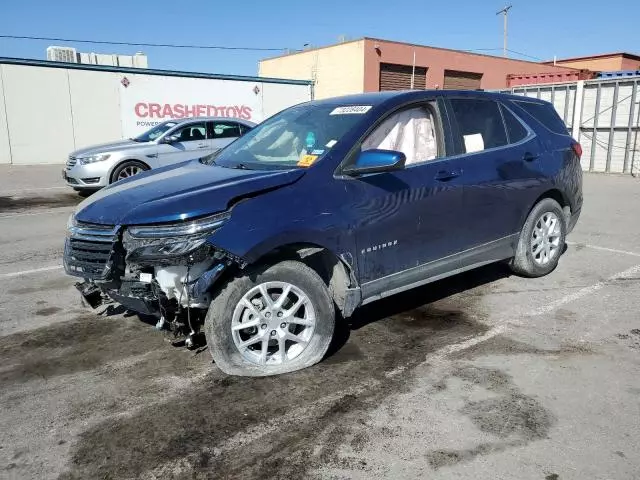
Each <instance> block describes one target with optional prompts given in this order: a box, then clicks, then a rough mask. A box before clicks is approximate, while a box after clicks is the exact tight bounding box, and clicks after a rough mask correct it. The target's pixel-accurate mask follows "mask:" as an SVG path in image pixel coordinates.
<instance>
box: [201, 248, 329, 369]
mask: <svg viewBox="0 0 640 480" xmlns="http://www.w3.org/2000/svg"><path fill="white" fill-rule="evenodd" d="M243 273H244V272H243ZM334 327H335V310H334V305H333V301H332V299H331V297H330V296H329V291H328V290H327V287H326V285H325V283H324V282H323V281H322V278H320V276H319V275H318V274H317V273H316V272H315V271H314V270H312V269H311V268H309V267H308V266H306V265H304V264H303V263H300V262H296V261H289V260H288V261H283V262H280V263H277V264H275V265H273V266H269V267H263V268H261V269H257V270H254V271H250V272H248V273H246V274H243V275H242V276H237V277H235V278H233V279H231V280H230V281H229V282H227V283H226V285H224V286H223V287H222V289H221V291H220V292H218V294H217V295H215V296H214V299H213V301H212V302H211V305H210V306H209V311H208V312H207V317H206V319H205V335H206V337H207V344H208V345H209V350H210V352H211V355H212V357H213V359H214V361H215V363H216V365H218V367H219V368H220V370H222V371H223V372H224V373H227V374H229V375H240V376H247V377H262V376H268V375H278V374H281V373H287V372H293V371H296V370H300V369H303V368H306V367H310V366H312V365H315V364H316V363H318V362H319V361H320V360H322V358H323V357H324V355H325V354H326V352H327V350H328V348H329V345H330V343H331V339H332V338H333V332H334Z"/></svg>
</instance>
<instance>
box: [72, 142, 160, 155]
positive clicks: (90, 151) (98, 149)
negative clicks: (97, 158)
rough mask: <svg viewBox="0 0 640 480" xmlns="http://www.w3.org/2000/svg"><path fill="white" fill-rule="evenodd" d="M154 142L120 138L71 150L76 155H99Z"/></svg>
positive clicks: (144, 145) (142, 146)
mask: <svg viewBox="0 0 640 480" xmlns="http://www.w3.org/2000/svg"><path fill="white" fill-rule="evenodd" d="M152 144H153V142H134V141H133V140H118V141H117V142H109V143H101V144H100V145H92V146H90V147H86V148H80V149H78V150H76V151H75V152H71V155H72V156H74V157H85V156H87V155H97V154H100V153H109V152H113V151H116V150H117V151H121V150H133V149H137V148H146V147H148V146H149V145H152Z"/></svg>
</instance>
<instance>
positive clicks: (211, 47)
mask: <svg viewBox="0 0 640 480" xmlns="http://www.w3.org/2000/svg"><path fill="white" fill-rule="evenodd" d="M0 38H9V39H13V40H46V41H49V42H69V43H90V44H94V45H126V46H131V47H164V48H195V49H205V50H244V51H254V52H281V51H286V50H287V49H286V48H264V47H224V46H221V45H181V44H175V43H137V42H108V41H101V40H79V39H73V38H55V37H30V36H24V35H0Z"/></svg>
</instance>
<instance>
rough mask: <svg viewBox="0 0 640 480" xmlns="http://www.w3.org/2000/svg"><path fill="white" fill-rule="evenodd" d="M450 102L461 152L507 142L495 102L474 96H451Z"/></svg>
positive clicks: (485, 148)
mask: <svg viewBox="0 0 640 480" xmlns="http://www.w3.org/2000/svg"><path fill="white" fill-rule="evenodd" d="M450 102H451V109H452V111H453V117H454V118H455V120H456V122H457V124H458V130H459V135H460V137H461V138H460V143H461V145H462V152H463V153H473V152H480V151H482V150H487V149H489V148H496V147H502V146H503V145H506V144H507V132H506V131H505V128H504V123H503V122H502V116H501V115H500V108H499V107H498V104H497V103H496V102H494V101H493V100H484V99H476V98H453V99H451V100H450Z"/></svg>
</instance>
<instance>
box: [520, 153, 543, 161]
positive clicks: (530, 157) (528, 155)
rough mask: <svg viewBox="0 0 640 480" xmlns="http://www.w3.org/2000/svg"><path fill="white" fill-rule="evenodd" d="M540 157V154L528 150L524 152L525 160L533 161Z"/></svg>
mask: <svg viewBox="0 0 640 480" xmlns="http://www.w3.org/2000/svg"><path fill="white" fill-rule="evenodd" d="M538 157H539V155H535V154H533V153H530V152H527V153H525V154H524V156H523V157H522V159H523V160H524V161H525V162H533V161H534V160H536V159H537V158H538Z"/></svg>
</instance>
